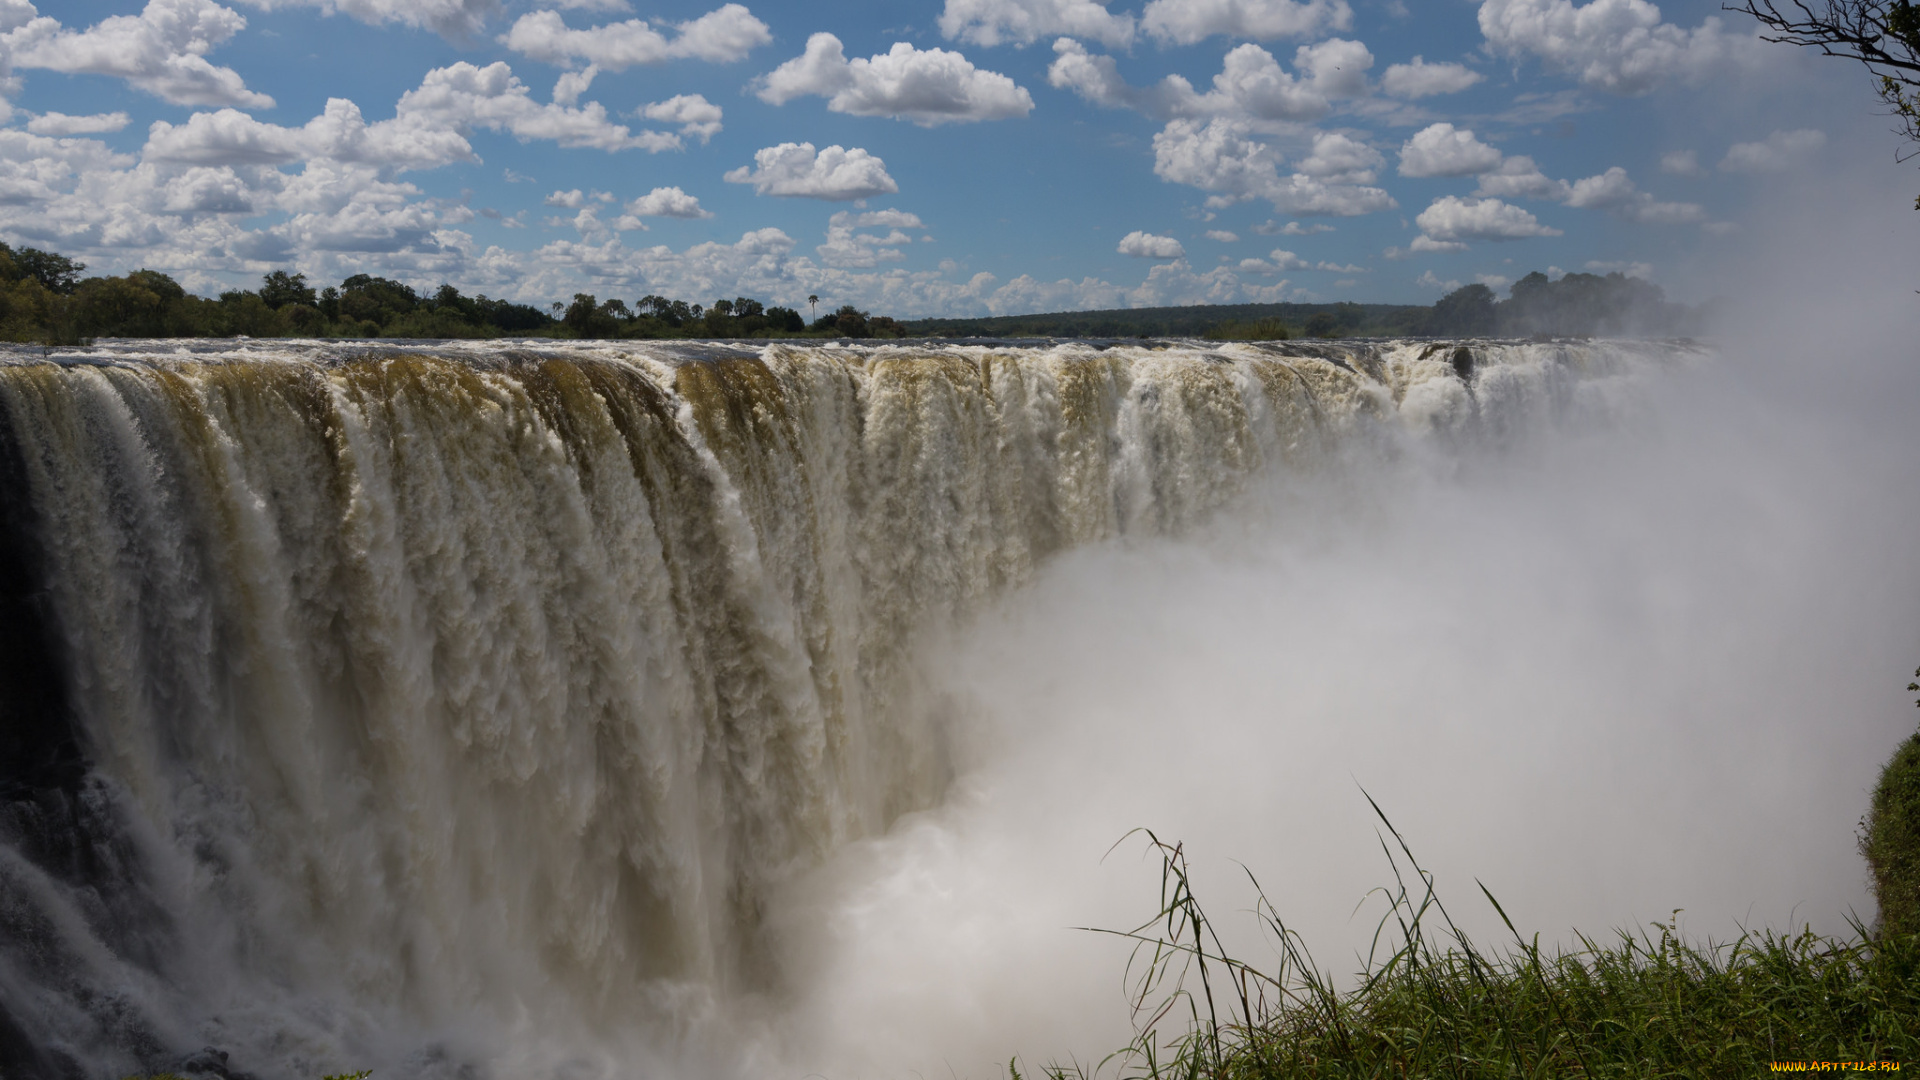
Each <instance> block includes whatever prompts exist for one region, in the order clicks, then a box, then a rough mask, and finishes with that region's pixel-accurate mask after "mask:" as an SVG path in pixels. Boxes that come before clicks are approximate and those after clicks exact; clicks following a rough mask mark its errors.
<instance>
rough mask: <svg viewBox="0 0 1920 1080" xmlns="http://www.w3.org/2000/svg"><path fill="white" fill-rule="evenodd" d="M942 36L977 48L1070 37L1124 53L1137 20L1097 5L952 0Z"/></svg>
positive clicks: (1090, 1) (1070, 0)
mask: <svg viewBox="0 0 1920 1080" xmlns="http://www.w3.org/2000/svg"><path fill="white" fill-rule="evenodd" d="M940 32H941V33H942V34H944V35H946V36H947V37H948V38H957V39H959V40H961V41H966V42H971V43H973V44H975V45H987V46H993V45H1031V44H1033V43H1034V42H1036V41H1039V40H1040V39H1042V38H1049V37H1053V36H1055V35H1058V34H1066V35H1069V36H1072V37H1083V38H1091V39H1093V40H1094V41H1098V42H1100V43H1101V44H1103V45H1110V46H1113V47H1114V48H1120V49H1124V48H1126V47H1127V46H1129V45H1131V44H1133V34H1134V19H1133V16H1132V15H1128V14H1124V13H1115V12H1111V11H1108V10H1107V8H1106V5H1105V4H1104V3H1099V2H1096V0H947V5H946V8H945V10H943V11H942V12H941V13H940Z"/></svg>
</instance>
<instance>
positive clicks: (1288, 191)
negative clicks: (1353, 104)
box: [1153, 119, 1397, 217]
mask: <svg viewBox="0 0 1920 1080" xmlns="http://www.w3.org/2000/svg"><path fill="white" fill-rule="evenodd" d="M1249 135H1250V131H1249V130H1248V128H1247V126H1246V124H1245V123H1243V122H1238V121H1231V120H1222V119H1214V120H1210V121H1208V122H1206V123H1205V124H1202V123H1200V122H1199V121H1197V120H1175V121H1173V122H1172V123H1169V124H1168V125H1167V126H1166V127H1165V128H1164V129H1162V130H1161V131H1160V133H1159V134H1157V135H1155V136H1154V137H1153V150H1154V166H1153V171H1154V174H1155V175H1156V176H1159V177H1160V178H1161V179H1163V180H1167V181H1169V182H1172V183H1176V184H1188V185H1191V186H1193V187H1197V188H1200V189H1202V190H1204V191H1212V192H1217V193H1219V194H1218V195H1217V196H1216V198H1217V199H1219V200H1222V201H1223V203H1231V202H1236V201H1239V200H1242V199H1265V200H1267V201H1268V202H1270V203H1272V204H1273V207H1274V209H1276V210H1279V211H1281V212H1283V213H1288V214H1298V215H1329V216H1335V217H1352V216H1356V215H1360V214H1370V213H1373V212H1375V211H1377V210H1385V209H1388V208H1390V207H1393V206H1395V205H1397V204H1396V203H1395V202H1394V201H1393V198H1392V196H1390V195H1388V194H1387V193H1386V192H1385V191H1383V190H1381V189H1380V188H1377V187H1368V186H1364V185H1362V184H1359V183H1346V182H1340V181H1339V180H1334V181H1328V180H1324V179H1321V178H1318V177H1314V176H1310V175H1308V174H1306V173H1304V172H1295V173H1293V174H1291V175H1287V176H1283V175H1281V173H1280V170H1279V163H1280V156H1279V154H1278V153H1277V152H1276V151H1275V150H1274V149H1273V148H1272V147H1270V146H1268V145H1266V144H1265V143H1262V142H1257V141H1255V140H1253V139H1251V138H1249ZM1327 138H1328V136H1326V135H1322V136H1321V139H1322V140H1326V139H1327ZM1336 138H1338V139H1341V140H1344V141H1345V143H1346V144H1349V145H1347V146H1342V147H1341V149H1342V150H1343V151H1345V150H1349V149H1358V150H1365V148H1364V147H1361V146H1360V144H1358V143H1354V142H1352V140H1346V139H1345V137H1344V136H1337V137H1336ZM1325 145H1328V146H1329V148H1330V152H1331V148H1332V146H1333V144H1332V143H1326V144H1325ZM1309 160H1312V159H1309Z"/></svg>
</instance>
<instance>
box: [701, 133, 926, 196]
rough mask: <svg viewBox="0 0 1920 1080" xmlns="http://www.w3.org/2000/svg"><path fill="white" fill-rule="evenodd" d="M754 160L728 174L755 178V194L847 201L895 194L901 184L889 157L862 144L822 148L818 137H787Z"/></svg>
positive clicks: (732, 179)
mask: <svg viewBox="0 0 1920 1080" xmlns="http://www.w3.org/2000/svg"><path fill="white" fill-rule="evenodd" d="M753 160H754V166H753V167H752V168H749V167H748V166H745V165H742V166H741V167H740V168H737V169H734V170H733V171H731V172H729V173H727V174H726V177H725V179H726V181H727V182H728V183H730V184H752V185H753V190H754V192H755V194H759V195H784V196H797V197H802V198H808V199H827V200H830V201H837V202H845V201H851V200H853V199H865V198H871V197H872V196H875V195H891V194H893V193H895V192H897V191H899V190H900V185H898V184H896V183H894V180H893V177H891V176H888V175H887V166H886V162H884V161H882V160H881V159H879V158H877V157H875V156H873V155H872V154H869V153H867V152H866V151H865V150H862V149H860V148H859V147H854V148H853V149H851V150H848V149H846V148H845V147H840V146H829V147H827V148H826V149H824V150H821V151H819V152H818V154H816V153H815V152H814V148H813V144H812V143H781V144H780V145H778V146H769V147H767V148H765V149H763V150H759V151H757V152H755V153H754V155H753Z"/></svg>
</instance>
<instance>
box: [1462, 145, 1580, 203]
mask: <svg viewBox="0 0 1920 1080" xmlns="http://www.w3.org/2000/svg"><path fill="white" fill-rule="evenodd" d="M1474 194H1475V195H1476V196H1480V197H1487V196H1491V197H1493V198H1496V199H1551V200H1553V201H1555V202H1565V201H1566V199H1567V197H1568V196H1569V195H1571V194H1573V187H1572V185H1570V184H1568V183H1567V182H1566V181H1565V180H1553V179H1549V178H1548V177H1547V174H1545V173H1543V172H1541V171H1540V166H1538V165H1536V164H1534V161H1533V159H1532V158H1530V157H1527V156H1526V155H1525V154H1516V155H1514V156H1513V157H1510V158H1507V159H1506V160H1504V161H1502V162H1501V163H1500V167H1499V168H1497V169H1494V170H1492V171H1491V172H1486V173H1482V174H1481V176H1480V186H1479V188H1477V189H1476V190H1475V191H1474Z"/></svg>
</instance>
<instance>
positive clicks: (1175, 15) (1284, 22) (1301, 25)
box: [1140, 0, 1353, 45]
mask: <svg viewBox="0 0 1920 1080" xmlns="http://www.w3.org/2000/svg"><path fill="white" fill-rule="evenodd" d="M1140 25H1141V28H1142V29H1144V30H1145V31H1146V32H1147V33H1149V34H1151V35H1153V36H1154V37H1156V38H1159V39H1160V40H1162V41H1166V42H1172V43H1175V44H1180V45H1191V44H1193V43H1195V42H1197V41H1201V40H1203V39H1205V38H1209V37H1212V36H1214V35H1215V34H1220V35H1224V36H1226V37H1242V38H1254V39H1256V40H1262V41H1264V40H1266V39H1269V38H1281V37H1310V36H1313V35H1315V34H1319V33H1321V32H1322V31H1324V30H1345V29H1347V28H1348V27H1350V26H1352V25H1353V9H1351V8H1349V7H1348V6H1347V3H1346V0H1152V2H1151V3H1149V4H1147V6H1146V8H1145V9H1144V10H1143V11H1141V13H1140Z"/></svg>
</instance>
